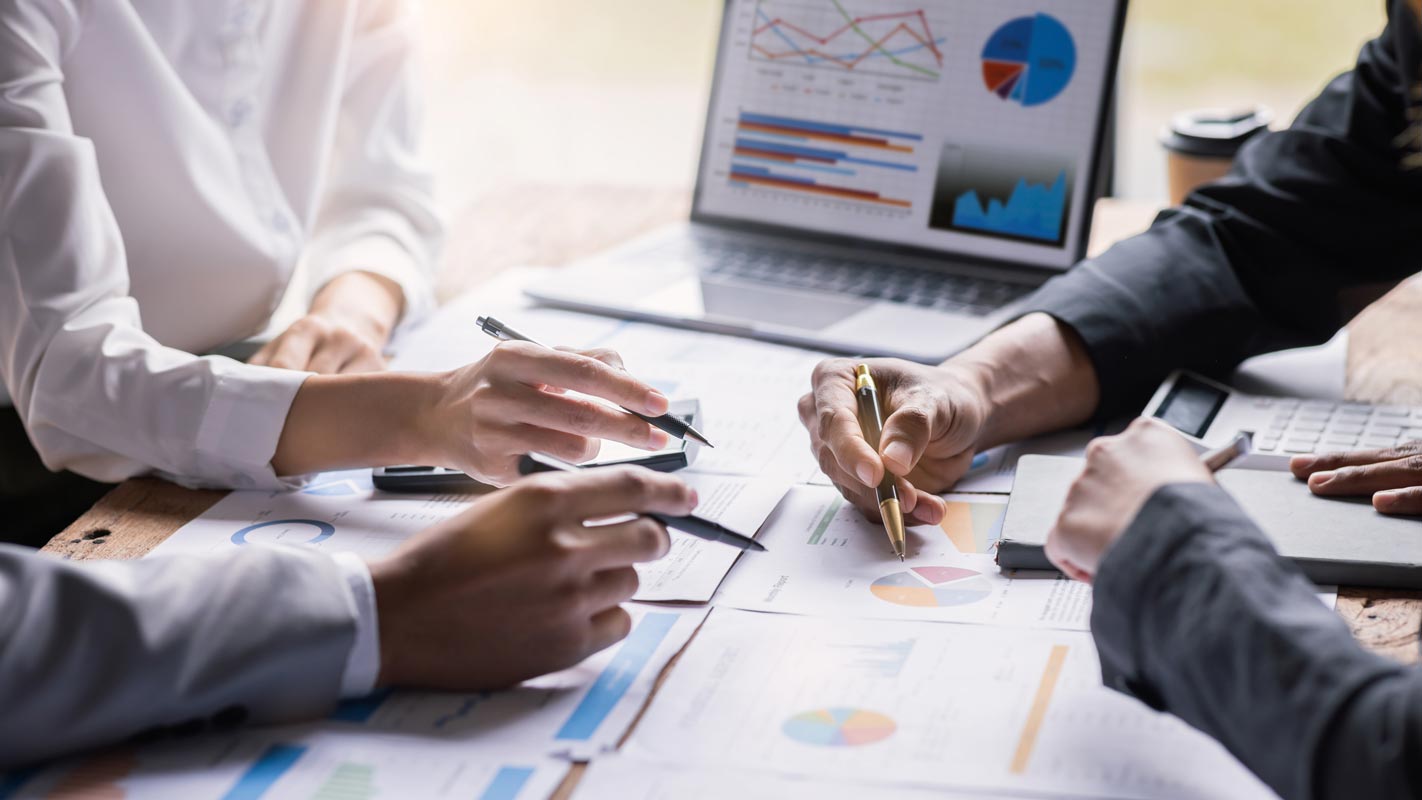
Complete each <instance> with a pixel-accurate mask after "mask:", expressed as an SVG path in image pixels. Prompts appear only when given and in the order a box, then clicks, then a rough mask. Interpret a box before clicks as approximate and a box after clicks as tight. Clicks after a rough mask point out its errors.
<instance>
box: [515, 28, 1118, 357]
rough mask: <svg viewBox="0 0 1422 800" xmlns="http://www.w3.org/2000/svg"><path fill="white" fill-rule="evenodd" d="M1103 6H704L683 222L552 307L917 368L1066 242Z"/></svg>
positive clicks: (1111, 61) (1009, 305) (1086, 138)
mask: <svg viewBox="0 0 1422 800" xmlns="http://www.w3.org/2000/svg"><path fill="white" fill-rule="evenodd" d="M1125 5H1126V3H1125V0H1037V1H1036V2H1025V1H1024V0H726V3H725V9H724V16H723V19H722V25H721V37H720V44H719V47H718V51H717V58H716V69H715V75H714V79H713V84H712V88H711V103H710V109H709V111H708V113H707V119H706V128H705V134H704V138H703V141H702V147H701V159H700V166H699V168H698V173H697V180H696V193H695V198H694V203H693V207H692V212H691V219H690V220H689V221H687V222H685V223H682V224H678V225H675V226H672V227H670V228H665V229H662V230H659V231H655V232H653V233H651V234H649V235H647V236H644V237H641V238H639V239H636V240H633V241H632V242H630V243H628V244H627V245H625V246H622V247H619V248H616V249H614V250H612V251H610V252H606V253H603V254H601V255H598V256H596V257H593V258H591V259H588V260H586V261H582V262H578V263H576V264H573V265H571V266H569V267H568V268H567V269H566V270H564V271H563V272H561V273H560V274H559V276H558V280H557V281H556V282H550V283H549V284H548V285H543V286H537V287H533V288H530V289H528V290H527V293H528V295H529V296H531V297H532V298H534V299H535V300H537V301H539V302H541V303H543V304H546V305H551V306H555V307H560V308H569V309H575V310H581V311H590V312H596V313H604V314H611V315H615V316H619V317H623V318H627V319H635V320H644V321H652V322H659V323H666V324H671V325H677V326H683V327H689V328H694V329H698V330H707V331H714V332H718V333H728V334H735V335H742V336H750V337H755V338H758V339H764V340H769V341H775V342H783V343H788V344H794V345H799V346H805V347H812V348H819V349H825V350H830V351H835V352H843V353H854V354H864V355H886V356H897V357H901V358H908V359H913V360H918V361H923V362H936V361H940V360H942V359H943V358H945V357H947V356H949V355H952V354H953V353H955V352H957V351H959V350H961V349H962V348H964V347H966V346H968V345H969V344H971V343H972V342H974V341H975V340H977V339H978V338H980V337H981V336H983V335H984V334H986V333H987V332H989V331H991V330H992V329H993V328H995V327H997V326H999V325H1001V324H1003V323H1004V322H1006V321H1008V320H1010V319H1011V318H1012V317H1013V316H1014V315H1015V314H1016V313H1018V312H1017V309H1018V308H1020V307H1021V304H1022V301H1023V299H1024V298H1025V297H1026V296H1027V295H1028V294H1030V293H1031V292H1032V291H1033V290H1034V289H1035V288H1037V287H1038V286H1040V285H1041V284H1042V283H1044V282H1045V281H1047V280H1048V279H1050V278H1051V277H1052V276H1054V275H1056V274H1059V273H1061V272H1063V271H1065V270H1067V269H1069V268H1070V267H1071V266H1072V265H1073V264H1075V263H1076V262H1077V261H1079V260H1080V259H1081V258H1082V257H1083V256H1084V255H1085V253H1086V246H1087V241H1088V235H1089V231H1090V229H1091V216H1092V209H1093V206H1094V205H1095V200H1096V199H1097V197H1098V196H1099V192H1100V190H1101V187H1100V184H1101V183H1102V181H1101V177H1100V176H1101V174H1102V171H1103V170H1102V162H1103V159H1104V158H1105V150H1106V147H1105V142H1106V138H1107V134H1106V132H1107V126H1108V125H1107V123H1108V118H1109V116H1110V115H1109V111H1110V105H1111V98H1112V94H1113V91H1112V90H1113V87H1114V84H1115V70H1116V62H1117V59H1118V55H1119V51H1120V43H1121V33H1122V27H1123V24H1124V18H1125Z"/></svg>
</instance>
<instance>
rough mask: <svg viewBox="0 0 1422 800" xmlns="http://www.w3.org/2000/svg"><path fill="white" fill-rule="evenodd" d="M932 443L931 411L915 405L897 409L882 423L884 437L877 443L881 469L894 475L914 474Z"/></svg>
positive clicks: (918, 404) (911, 403) (906, 405)
mask: <svg viewBox="0 0 1422 800" xmlns="http://www.w3.org/2000/svg"><path fill="white" fill-rule="evenodd" d="M931 441H933V413H932V411H931V410H930V409H929V408H927V407H926V406H924V405H922V404H920V403H918V402H915V401H909V402H908V403H906V404H902V405H896V407H895V408H894V412H893V413H892V414H890V415H889V418H888V419H886V420H884V435H883V438H882V439H880V441H879V454H880V455H881V456H882V457H883V459H884V468H885V469H887V470H888V471H890V472H892V473H894V474H895V475H907V474H909V473H910V472H913V470H914V468H915V467H917V466H918V462H919V459H921V458H923V452H924V451H925V450H927V449H928V443H929V442H931Z"/></svg>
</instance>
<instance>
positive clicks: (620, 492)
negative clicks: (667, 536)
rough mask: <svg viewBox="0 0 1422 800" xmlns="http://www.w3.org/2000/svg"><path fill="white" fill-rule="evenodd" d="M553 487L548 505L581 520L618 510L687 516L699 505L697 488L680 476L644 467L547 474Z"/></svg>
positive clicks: (547, 483)
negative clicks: (555, 474) (695, 489)
mask: <svg viewBox="0 0 1422 800" xmlns="http://www.w3.org/2000/svg"><path fill="white" fill-rule="evenodd" d="M546 478H547V479H549V480H547V481H545V484H544V485H546V486H547V485H551V486H552V487H553V489H554V491H553V492H552V494H553V495H554V497H552V498H544V499H545V500H549V502H547V503H546V504H545V505H546V506H547V507H548V508H549V509H550V510H551V511H552V512H553V514H554V515H555V516H560V517H563V518H565V519H570V520H577V521H579V522H581V521H583V520H589V519H605V518H607V517H614V516H617V515H619V514H636V513H642V512H660V513H663V514H674V515H677V516H684V515H686V514H689V513H691V510H692V509H693V508H695V507H696V503H697V496H696V492H695V491H694V490H693V489H692V488H691V487H690V486H687V485H686V483H684V482H683V481H682V480H681V479H680V478H677V477H676V476H674V475H668V474H666V473H662V472H653V471H652V470H649V469H643V468H641V467H605V468H598V469H592V470H587V471H586V472H580V473H577V474H571V473H564V474H562V475H557V476H553V475H549V476H546Z"/></svg>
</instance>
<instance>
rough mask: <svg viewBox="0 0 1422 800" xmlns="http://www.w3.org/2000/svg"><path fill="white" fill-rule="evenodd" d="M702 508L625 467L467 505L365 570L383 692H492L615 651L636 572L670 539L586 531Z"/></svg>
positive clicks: (644, 532)
mask: <svg viewBox="0 0 1422 800" xmlns="http://www.w3.org/2000/svg"><path fill="white" fill-rule="evenodd" d="M696 503H697V498H696V493H695V492H694V491H693V490H692V489H690V488H689V487H688V486H686V484H684V483H682V482H681V481H680V480H678V479H677V478H675V477H673V476H670V475H664V474H661V473H657V472H652V471H650V470H645V469H638V468H633V467H623V468H615V469H614V468H609V469H598V470H591V471H588V472H585V473H579V474H556V475H538V476H533V477H529V478H525V479H523V480H521V481H519V482H518V483H517V484H516V485H514V486H512V487H510V488H508V489H505V490H502V491H499V492H495V493H493V494H490V495H487V496H485V497H483V498H481V499H479V500H477V501H475V503H474V504H473V506H472V507H470V508H469V510H468V511H466V512H464V513H463V514H461V515H459V516H458V517H455V518H454V519H451V520H448V521H446V522H444V523H441V524H440V525H436V526H435V527H433V528H431V529H429V530H427V531H425V532H423V533H421V534H420V535H419V536H417V537H415V538H413V539H411V540H409V541H408V542H406V543H405V544H404V545H403V546H402V547H401V548H400V549H399V550H397V551H396V552H395V553H394V554H392V555H391V556H389V557H388V558H385V559H382V560H380V561H377V562H375V563H372V564H371V567H370V570H371V578H372V580H373V582H374V584H375V599H376V609H377V615H378V617H379V625H380V652H381V668H380V678H379V683H380V685H382V686H386V685H403V686H420V687H425V688H432V689H445V690H459V691H477V690H484V689H497V688H502V687H505V686H510V685H513V684H515V683H518V682H519V681H522V680H526V679H528V678H532V677H535V676H537V675H542V674H545V673H548V672H554V671H557V670H560V669H564V668H566V667H570V666H572V665H574V664H576V663H578V662H579V661H582V660H583V659H584V658H586V657H587V656H589V655H591V654H593V653H595V652H597V651H599V650H602V649H603V648H605V647H608V646H610V645H612V644H614V643H615V642H618V641H620V640H621V639H623V638H624V637H625V636H626V635H627V633H628V631H629V629H630V627H631V620H630V617H629V616H628V614H627V612H626V611H624V610H623V609H622V608H620V607H619V603H622V602H623V601H625V600H628V599H630V598H631V597H632V595H633V594H635V593H636V591H637V585H638V584H637V573H636V572H635V571H634V570H633V568H632V565H633V564H634V563H639V562H644V561H654V560H656V559H658V558H661V557H662V556H664V555H665V554H666V552H667V549H668V547H669V546H670V542H669V540H668V538H667V532H666V530H665V529H664V528H662V526H661V525H659V524H657V523H656V522H655V521H653V520H650V519H647V518H645V517H643V518H640V519H635V520H631V521H627V522H619V523H615V524H606V525H596V526H588V525H586V524H585V523H586V522H587V521H589V520H598V519H606V518H610V517H616V516H622V515H625V514H628V513H634V512H662V513H666V514H676V515H684V514H687V513H689V512H690V511H691V509H692V508H694V507H695V506H696Z"/></svg>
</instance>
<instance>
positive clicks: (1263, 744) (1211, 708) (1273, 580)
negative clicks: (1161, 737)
mask: <svg viewBox="0 0 1422 800" xmlns="http://www.w3.org/2000/svg"><path fill="white" fill-rule="evenodd" d="M1092 631H1093V633H1094V635H1095V637H1096V641H1097V646H1098V649H1099V651H1100V654H1101V661H1102V667H1103V672H1104V674H1105V678H1106V680H1107V683H1108V685H1112V686H1114V687H1116V688H1121V689H1125V690H1128V691H1130V692H1132V693H1134V694H1136V695H1137V696H1138V697H1141V698H1142V699H1143V700H1145V701H1147V702H1149V703H1151V704H1152V705H1155V706H1157V707H1161V708H1163V709H1165V710H1168V711H1170V712H1171V713H1173V714H1175V715H1177V716H1179V717H1180V718H1182V719H1184V720H1185V721H1186V722H1188V723H1190V724H1191V725H1193V726H1195V727H1197V728H1199V729H1201V730H1203V731H1204V732H1206V733H1208V734H1209V735H1211V736H1213V737H1214V738H1216V739H1218V740H1219V741H1220V742H1221V743H1223V744H1224V745H1225V746H1226V747H1227V748H1228V749H1229V750H1230V751H1231V752H1232V753H1233V754H1234V755H1235V756H1236V757H1237V758H1239V759H1240V760H1241V761H1242V762H1243V763H1244V764H1245V765H1246V766H1248V767H1249V768H1250V769H1251V770H1253V771H1254V772H1255V773H1256V774H1258V775H1259V776H1260V777H1261V778H1262V779H1263V780H1265V781H1266V782H1267V783H1269V785H1270V786H1272V787H1273V788H1274V789H1275V791H1277V792H1279V793H1280V794H1281V795H1283V796H1285V797H1291V798H1292V797H1325V796H1344V795H1333V794H1330V793H1329V792H1328V791H1326V790H1327V789H1328V787H1330V786H1332V787H1335V788H1338V789H1339V790H1343V791H1345V794H1351V796H1388V797H1393V796H1414V795H1416V794H1417V792H1418V791H1419V790H1422V781H1419V777H1418V775H1416V774H1415V771H1416V767H1415V766H1414V767H1409V766H1408V759H1409V758H1410V757H1411V756H1414V755H1415V753H1416V752H1418V747H1419V746H1422V740H1420V739H1419V736H1418V731H1419V724H1422V723H1419V720H1422V703H1420V702H1419V693H1418V677H1419V676H1418V675H1417V674H1416V673H1412V672H1409V671H1408V670H1406V669H1404V668H1403V667H1401V666H1399V665H1396V664H1393V663H1391V662H1388V661H1386V660H1384V659H1382V658H1380V657H1378V656H1375V655H1373V654H1371V653H1368V652H1367V651H1365V650H1364V649H1363V648H1362V647H1360V646H1359V645H1358V644H1357V642H1356V641H1354V639H1353V638H1352V635H1351V633H1350V632H1349V630H1348V627H1347V625H1345V624H1344V623H1343V621H1342V620H1341V619H1340V618H1339V617H1338V615H1337V614H1335V613H1334V612H1333V611H1331V610H1329V609H1327V608H1326V607H1324V606H1323V605H1322V604H1320V603H1319V602H1318V601H1317V600H1316V598H1315V597H1314V595H1313V587H1312V585H1311V584H1310V583H1309V582H1308V581H1307V579H1305V578H1304V577H1303V576H1302V574H1301V573H1300V572H1299V571H1298V570H1297V569H1296V568H1295V567H1293V566H1292V565H1290V564H1289V563H1287V562H1285V561H1283V560H1282V559H1280V558H1279V557H1278V555H1277V554H1276V553H1275V552H1274V550H1273V548H1272V546H1270V544H1269V543H1268V541H1267V540H1266V539H1265V537H1264V535H1263V534H1262V533H1261V532H1260V531H1259V529H1258V528H1257V527H1256V526H1255V525H1254V524H1253V523H1252V522H1250V521H1249V519H1248V518H1247V517H1246V516H1245V515H1244V514H1243V512H1242V511H1240V510H1239V508H1238V506H1237V505H1235V504H1234V502H1233V500H1231V499H1230V498H1229V497H1228V496H1227V495H1225V494H1224V493H1223V491H1221V490H1220V489H1218V487H1213V486H1209V485H1204V484H1201V485H1176V486H1167V487H1165V488H1163V489H1161V490H1160V491H1159V492H1157V493H1156V495H1155V496H1153V497H1152V498H1151V500H1150V501H1149V502H1148V503H1147V504H1146V506H1145V508H1144V509H1142V511H1141V513H1140V514H1139V515H1138V516H1137V518H1136V520H1135V521H1134V522H1133V523H1132V525H1131V526H1130V528H1129V529H1128V530H1127V531H1126V533H1125V534H1123V535H1122V537H1121V539H1120V540H1119V541H1118V542H1117V544H1116V545H1115V546H1114V547H1113V548H1112V550H1110V551H1109V552H1108V554H1107V556H1106V559H1105V561H1103V562H1102V564H1101V567H1100V570H1099V572H1098V574H1097V580H1096V592H1095V608H1094V610H1093V614H1092ZM1383 709H1386V711H1383ZM1321 779H1322V780H1321ZM1367 787H1374V788H1373V790H1372V791H1369V790H1368V788H1367ZM1346 790H1351V792H1348V791H1346Z"/></svg>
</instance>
